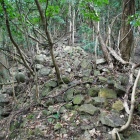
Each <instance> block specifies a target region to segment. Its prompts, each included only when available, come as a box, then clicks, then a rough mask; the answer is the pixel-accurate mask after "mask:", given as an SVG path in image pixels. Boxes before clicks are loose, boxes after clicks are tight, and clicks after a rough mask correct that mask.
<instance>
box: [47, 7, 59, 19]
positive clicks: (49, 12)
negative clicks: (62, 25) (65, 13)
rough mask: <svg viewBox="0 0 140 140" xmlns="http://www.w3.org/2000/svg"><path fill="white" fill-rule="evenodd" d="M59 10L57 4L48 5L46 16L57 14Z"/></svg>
mask: <svg viewBox="0 0 140 140" xmlns="http://www.w3.org/2000/svg"><path fill="white" fill-rule="evenodd" d="M59 12H60V7H59V6H53V5H48V7H47V10H46V16H47V17H53V16H55V15H57V14H58V13H59Z"/></svg>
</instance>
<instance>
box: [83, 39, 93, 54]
mask: <svg viewBox="0 0 140 140" xmlns="http://www.w3.org/2000/svg"><path fill="white" fill-rule="evenodd" d="M84 44H85V45H84V46H82V48H83V49H84V50H85V51H86V52H90V53H93V52H94V47H95V42H88V41H84Z"/></svg>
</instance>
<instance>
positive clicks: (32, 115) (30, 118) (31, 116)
mask: <svg viewBox="0 0 140 140" xmlns="http://www.w3.org/2000/svg"><path fill="white" fill-rule="evenodd" d="M34 118H35V115H34V114H29V115H28V116H27V119H29V120H32V119H34Z"/></svg>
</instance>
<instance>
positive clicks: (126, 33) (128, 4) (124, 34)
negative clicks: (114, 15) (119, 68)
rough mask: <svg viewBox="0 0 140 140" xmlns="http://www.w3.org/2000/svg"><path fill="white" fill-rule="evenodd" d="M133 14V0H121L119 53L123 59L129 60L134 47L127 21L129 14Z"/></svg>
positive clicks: (130, 28) (131, 31) (130, 27)
mask: <svg viewBox="0 0 140 140" xmlns="http://www.w3.org/2000/svg"><path fill="white" fill-rule="evenodd" d="M133 14H135V0H123V12H122V24H121V30H120V40H121V41H120V43H119V48H120V53H121V56H122V58H123V59H124V60H125V61H129V60H130V57H131V53H132V51H133V49H134V37H133V30H132V26H131V25H130V23H129V22H128V18H129V16H131V15H133Z"/></svg>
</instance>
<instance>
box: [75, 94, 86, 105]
mask: <svg viewBox="0 0 140 140" xmlns="http://www.w3.org/2000/svg"><path fill="white" fill-rule="evenodd" d="M83 100H84V96H83V95H76V96H74V98H73V104H75V105H79V104H81V103H82V102H83Z"/></svg>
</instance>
